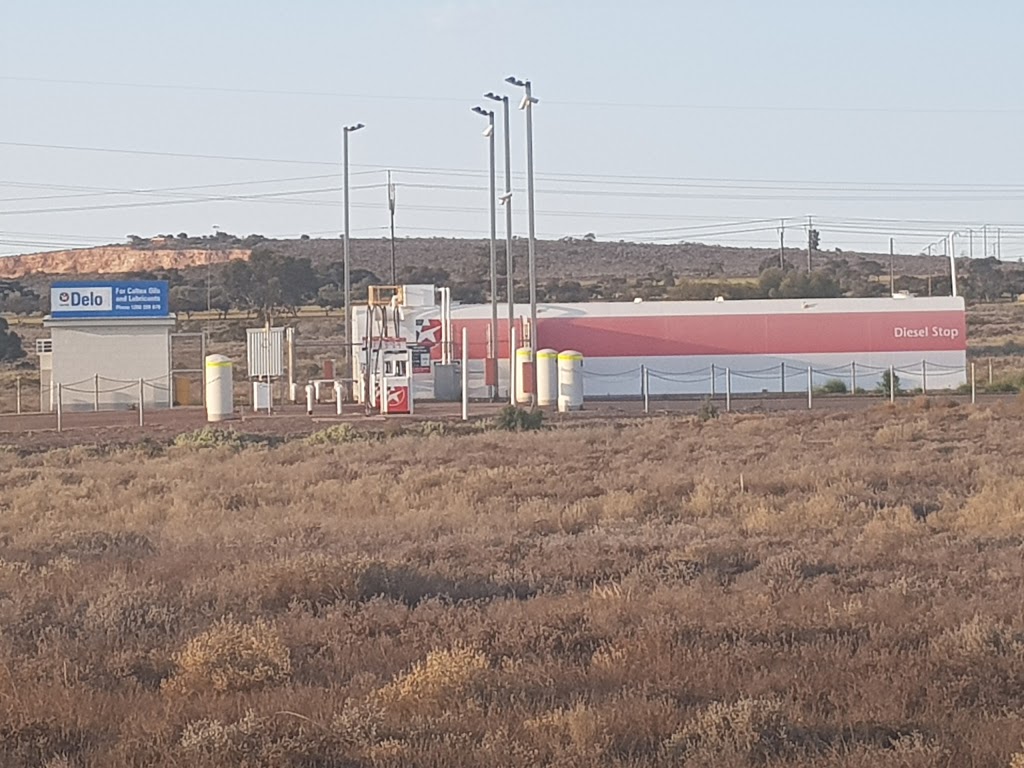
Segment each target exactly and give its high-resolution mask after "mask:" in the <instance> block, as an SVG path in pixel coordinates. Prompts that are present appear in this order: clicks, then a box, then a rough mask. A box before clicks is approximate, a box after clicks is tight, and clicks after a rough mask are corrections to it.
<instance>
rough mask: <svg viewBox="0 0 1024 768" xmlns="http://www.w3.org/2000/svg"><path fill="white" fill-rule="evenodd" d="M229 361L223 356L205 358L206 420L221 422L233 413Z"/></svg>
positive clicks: (232, 382)
mask: <svg viewBox="0 0 1024 768" xmlns="http://www.w3.org/2000/svg"><path fill="white" fill-rule="evenodd" d="M234 386H235V383H234V381H233V379H232V375H231V360H230V359H229V358H227V357H224V355H207V356H206V420H207V421H223V420H224V419H230V418H231V417H232V416H233V415H234V412H235V408H234V400H235V397H234Z"/></svg>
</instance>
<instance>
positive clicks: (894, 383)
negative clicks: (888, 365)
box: [875, 370, 903, 395]
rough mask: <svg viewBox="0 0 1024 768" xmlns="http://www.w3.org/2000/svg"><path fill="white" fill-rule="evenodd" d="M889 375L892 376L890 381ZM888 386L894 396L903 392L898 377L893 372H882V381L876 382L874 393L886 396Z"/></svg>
mask: <svg viewBox="0 0 1024 768" xmlns="http://www.w3.org/2000/svg"><path fill="white" fill-rule="evenodd" d="M890 375H891V376H892V379H891V381H890V378H889V377H890ZM890 386H891V387H892V392H893V393H894V394H897V395H901V394H903V390H902V389H901V388H900V377H899V376H898V375H897V374H896V372H895V371H894V372H892V373H891V374H890V372H889V371H888V370H886V371H883V372H882V379H881V381H879V382H878V386H877V387H876V388H875V391H876V392H878V393H879V394H882V395H888V394H889V391H890V390H889V388H890Z"/></svg>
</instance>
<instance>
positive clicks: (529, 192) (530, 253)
mask: <svg viewBox="0 0 1024 768" xmlns="http://www.w3.org/2000/svg"><path fill="white" fill-rule="evenodd" d="M505 82H506V83H508V84H509V85H514V86H517V87H519V88H522V89H523V91H524V94H523V100H522V101H521V102H520V103H519V108H520V109H521V110H523V111H525V112H526V210H527V221H528V222H529V224H528V226H529V231H528V234H529V240H528V243H529V245H528V248H527V260H528V269H529V280H530V352H531V356H532V358H533V363H534V364H533V375H532V377H531V378H532V379H533V381H532V384H533V389H532V391H533V393H534V402H536V392H537V255H536V250H537V233H536V227H535V222H534V210H533V105H534V104H536V103H537V101H538V100H537V99H535V98H534V97H533V84H532V83H531V82H530V81H529V80H520V79H519V78H517V77H506V78H505Z"/></svg>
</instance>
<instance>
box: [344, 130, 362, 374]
mask: <svg viewBox="0 0 1024 768" xmlns="http://www.w3.org/2000/svg"><path fill="white" fill-rule="evenodd" d="M364 127H365V126H364V125H363V124H362V123H356V124H355V125H346V126H344V127H343V128H342V131H341V133H342V142H341V147H342V149H341V157H342V166H343V167H342V174H343V177H344V183H343V187H344V194H345V236H344V246H343V249H344V262H345V360H346V361H347V362H348V366H349V375H350V376H351V375H354V374H355V371H354V370H353V367H352V306H351V298H352V297H351V294H352V282H351V280H350V279H349V273H350V272H351V268H350V264H349V256H348V236H349V227H348V135H349V134H350V133H352V132H353V131H358V130H359V129H360V128H364Z"/></svg>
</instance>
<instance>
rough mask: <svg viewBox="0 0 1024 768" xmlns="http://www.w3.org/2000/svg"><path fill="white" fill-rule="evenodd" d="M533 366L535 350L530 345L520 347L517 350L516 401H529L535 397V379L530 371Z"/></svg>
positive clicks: (524, 402) (522, 402)
mask: <svg viewBox="0 0 1024 768" xmlns="http://www.w3.org/2000/svg"><path fill="white" fill-rule="evenodd" d="M532 368H533V350H532V349H530V348H529V347H520V348H519V349H517V350H516V402H517V403H520V404H526V403H529V402H530V401H531V400H532V399H533V396H532V395H533V393H532V392H530V390H531V389H532V388H533V381H532V379H531V377H530V371H531V370H532Z"/></svg>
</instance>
